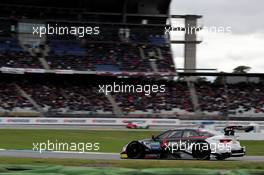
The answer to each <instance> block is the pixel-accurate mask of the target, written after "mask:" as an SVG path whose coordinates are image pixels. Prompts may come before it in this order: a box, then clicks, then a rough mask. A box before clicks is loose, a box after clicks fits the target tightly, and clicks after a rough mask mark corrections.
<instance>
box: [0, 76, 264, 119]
mask: <svg viewBox="0 0 264 175" xmlns="http://www.w3.org/2000/svg"><path fill="white" fill-rule="evenodd" d="M14 84H17V85H18V86H19V87H21V88H22V89H23V90H24V91H25V92H26V93H27V94H28V95H29V96H31V97H32V98H33V99H34V100H35V101H36V103H37V104H39V105H40V106H41V107H42V108H43V109H45V111H55V112H76V113H78V112H79V113H80V112H86V113H87V112H94V113H104V112H110V113H112V112H113V111H112V110H113V108H112V105H111V103H110V102H109V101H108V99H107V98H106V96H105V95H104V94H102V93H99V92H98V87H97V86H95V85H92V84H90V85H89V84H83V85H82V84H74V83H69V82H67V83H66V82H65V83H56V82H52V81H45V82H43V83H39V82H38V83H32V82H27V81H24V82H21V81H20V82H15V83H5V82H2V83H1V84H0V92H1V93H0V99H1V103H0V109H1V110H5V111H13V110H17V109H20V110H21V109H27V110H28V109H29V108H31V110H35V109H34V107H33V105H32V104H31V103H30V102H29V101H28V100H27V99H25V98H24V97H23V96H21V94H19V92H18V91H17V89H16V87H15V85H14ZM196 90H197V95H198V101H199V105H200V108H201V111H202V112H203V113H206V114H216V115H224V114H225V113H227V112H230V113H231V112H232V114H233V115H235V116H241V115H243V114H246V115H248V116H257V115H262V114H263V113H264V89H263V86H262V85H261V84H243V83H241V84H239V85H229V86H228V87H226V88H224V87H223V86H220V85H215V84H213V83H199V84H196ZM112 97H113V98H114V99H115V101H116V104H117V105H118V106H119V107H120V108H121V109H122V111H123V112H124V113H126V114H129V113H171V112H172V111H175V112H178V113H179V111H181V112H182V113H184V114H188V113H189V114H191V113H193V112H194V108H193V105H192V100H191V96H190V92H189V89H188V86H187V85H186V83H184V82H176V83H175V82H174V83H170V84H168V85H167V86H166V92H165V93H156V94H151V95H150V96H146V95H145V94H143V93H142V94H141V93H138V94H134V93H112Z"/></svg>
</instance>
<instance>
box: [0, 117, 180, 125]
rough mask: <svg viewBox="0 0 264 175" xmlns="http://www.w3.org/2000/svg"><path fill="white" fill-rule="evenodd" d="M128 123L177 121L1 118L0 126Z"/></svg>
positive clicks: (177, 122)
mask: <svg viewBox="0 0 264 175" xmlns="http://www.w3.org/2000/svg"><path fill="white" fill-rule="evenodd" d="M128 122H145V123H146V124H148V125H151V126H177V125H180V120H178V119H141V118H133V119H129V118H24V117H6V118H4V117H2V118H0V124H1V125H12V124H15V125H20V124H21V125H106V126H107V125H110V126H111V125H112V126H114V125H116V126H125V125H126V124H127V123H128Z"/></svg>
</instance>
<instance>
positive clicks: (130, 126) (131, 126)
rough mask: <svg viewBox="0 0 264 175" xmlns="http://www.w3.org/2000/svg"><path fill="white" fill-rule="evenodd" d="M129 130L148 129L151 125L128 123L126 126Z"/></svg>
mask: <svg viewBox="0 0 264 175" xmlns="http://www.w3.org/2000/svg"><path fill="white" fill-rule="evenodd" d="M126 127H127V128H129V129H148V128H149V125H148V124H146V123H145V122H139V121H138V122H128V123H127V125H126Z"/></svg>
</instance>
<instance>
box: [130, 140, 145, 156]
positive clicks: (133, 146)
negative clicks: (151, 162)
mask: <svg viewBox="0 0 264 175" xmlns="http://www.w3.org/2000/svg"><path fill="white" fill-rule="evenodd" d="M126 152H127V157H128V158H130V159H142V158H144V156H145V150H144V146H143V145H142V144H141V143H139V142H138V141H132V142H130V143H129V144H128V145H127V148H126Z"/></svg>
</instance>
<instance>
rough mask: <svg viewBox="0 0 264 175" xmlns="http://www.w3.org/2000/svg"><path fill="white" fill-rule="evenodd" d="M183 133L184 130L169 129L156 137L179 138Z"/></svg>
mask: <svg viewBox="0 0 264 175" xmlns="http://www.w3.org/2000/svg"><path fill="white" fill-rule="evenodd" d="M181 135H182V131H179V130H169V131H165V132H163V133H161V134H160V135H158V136H156V137H155V138H156V139H164V138H172V137H174V138H179V137H181Z"/></svg>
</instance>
